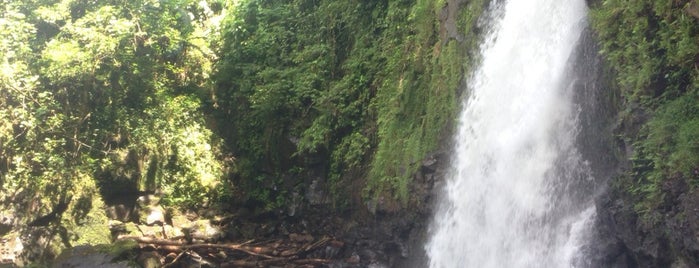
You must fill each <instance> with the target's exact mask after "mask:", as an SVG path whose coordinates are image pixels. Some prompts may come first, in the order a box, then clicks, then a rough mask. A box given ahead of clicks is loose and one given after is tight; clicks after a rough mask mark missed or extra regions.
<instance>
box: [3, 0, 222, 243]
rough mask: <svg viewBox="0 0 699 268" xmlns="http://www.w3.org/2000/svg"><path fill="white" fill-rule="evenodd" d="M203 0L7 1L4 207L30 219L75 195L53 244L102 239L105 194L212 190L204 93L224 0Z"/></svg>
mask: <svg viewBox="0 0 699 268" xmlns="http://www.w3.org/2000/svg"><path fill="white" fill-rule="evenodd" d="M200 2H201V1H186V0H182V1H149V0H143V1H80V0H36V1H9V2H8V1H3V2H2V3H1V4H0V13H2V16H1V18H0V32H1V33H2V36H3V40H2V41H1V42H0V55H2V59H1V60H2V61H1V62H0V117H2V119H3V120H2V121H0V183H1V184H2V188H1V189H2V190H1V191H0V198H1V199H2V200H0V201H2V203H0V205H1V207H0V208H2V211H3V213H6V212H8V211H9V212H11V213H12V214H14V217H16V219H17V220H18V221H19V222H18V224H19V225H26V224H27V223H29V222H30V221H32V220H35V219H37V218H38V217H39V216H41V215H51V214H50V212H52V211H55V210H56V208H57V207H61V206H62V205H65V204H68V208H67V210H66V212H65V213H63V212H62V213H60V214H62V216H63V217H61V215H56V216H57V217H56V218H55V219H52V220H53V221H54V222H60V224H59V225H51V226H60V228H58V227H57V228H55V229H54V231H55V232H59V233H60V235H61V239H60V242H56V243H63V244H66V245H69V244H81V243H98V242H102V243H105V242H109V241H108V240H105V239H107V238H108V233H109V232H108V230H106V228H107V225H106V217H105V215H104V211H103V209H104V203H103V201H102V200H103V199H104V200H105V201H107V202H108V201H109V200H110V199H114V198H118V197H119V196H120V195H124V194H128V193H130V192H136V191H139V190H140V191H147V190H160V191H162V192H163V195H164V197H165V199H166V200H167V201H169V202H170V203H171V204H176V205H195V204H196V205H201V204H204V203H205V202H207V201H208V200H209V199H210V198H211V196H212V195H211V192H212V191H214V190H215V189H214V186H216V185H217V184H218V183H219V181H220V180H221V179H222V178H223V176H224V173H225V163H224V162H223V161H222V159H221V158H222V157H221V151H220V149H219V147H220V142H219V141H218V140H217V139H216V138H215V136H214V135H213V133H212V132H211V131H210V130H209V129H208V128H207V125H206V122H205V121H204V116H203V113H202V109H200V106H201V101H200V99H201V97H202V96H205V95H206V92H207V91H208V90H209V88H210V85H211V82H210V81H209V73H210V72H211V69H212V61H213V59H215V54H214V53H213V51H212V49H210V41H212V40H215V39H216V38H215V37H216V36H215V34H213V31H216V30H217V29H215V28H212V27H214V24H212V23H211V19H213V18H215V17H216V16H219V15H221V14H220V13H221V11H222V4H221V3H216V2H211V3H209V4H206V2H201V3H203V4H200ZM210 7H218V9H217V10H216V11H213V10H212V9H211V8H210ZM48 219H50V218H48ZM35 224H38V223H36V222H35ZM93 224H94V225H93ZM41 225H43V223H42V224H41ZM95 228H97V229H99V228H103V229H104V230H106V233H105V232H102V233H95V234H92V233H93V231H95V230H97V229H95ZM66 230H67V231H66ZM88 230H89V232H88ZM37 243H38V242H37ZM49 243H51V242H49Z"/></svg>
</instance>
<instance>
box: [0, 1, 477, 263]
mask: <svg viewBox="0 0 699 268" xmlns="http://www.w3.org/2000/svg"><path fill="white" fill-rule="evenodd" d="M457 2H458V1H455V2H453V3H457ZM486 2H487V1H486V0H477V1H467V2H466V3H463V4H460V5H462V6H460V7H454V6H451V7H449V6H448V4H447V2H446V1H428V0H397V1H387V0H383V1H373V0H372V1H369V0H346V1H330V0H291V1H288V0H284V1H282V0H249V1H222V0H208V1H195V0H169V1H166V0H136V1H115V0H108V1H84V0H32V1H2V2H1V3H0V13H2V17H1V18H0V33H2V35H3V37H4V38H3V40H0V55H1V56H2V61H1V62H0V116H1V117H2V118H3V120H2V121H0V184H1V185H2V186H1V187H2V188H1V190H0V212H1V213H7V214H11V215H13V219H15V222H14V223H13V224H14V225H15V226H22V227H21V228H20V229H22V230H19V231H20V232H23V234H26V233H30V232H43V233H40V234H37V235H36V236H35V237H41V238H42V239H36V243H37V245H32V247H33V248H36V249H37V250H36V251H35V252H33V253H32V254H35V255H36V256H51V255H55V254H57V253H58V251H60V248H62V247H69V246H71V245H77V244H83V243H88V244H99V243H109V242H110V241H109V239H108V237H109V230H108V229H107V215H106V213H105V210H104V209H105V208H106V207H107V206H115V205H116V204H121V203H119V202H124V200H122V199H126V198H132V199H133V198H134V196H137V195H141V194H144V193H157V194H158V195H161V196H162V200H163V204H165V205H171V206H176V207H181V208H184V207H202V206H210V205H213V204H214V202H215V201H222V200H224V201H225V202H228V201H231V200H233V201H241V200H242V201H247V203H246V204H249V205H253V206H258V205H261V207H263V208H265V209H267V210H268V211H269V210H271V209H275V208H280V207H282V206H285V205H286V204H288V202H289V201H290V198H291V196H292V191H293V192H294V193H297V192H298V191H302V190H303V189H304V188H305V187H308V185H309V184H310V183H311V180H320V183H321V184H322V187H324V188H327V189H329V190H330V192H331V199H332V200H333V201H334V202H335V203H334V204H335V205H337V207H340V208H342V207H347V205H359V204H365V201H367V199H374V200H376V199H379V198H381V199H396V200H402V201H406V200H407V199H408V186H409V184H410V182H411V181H410V180H411V177H412V175H413V174H414V173H415V171H416V170H417V169H418V167H419V166H420V162H421V160H422V159H423V158H424V157H425V156H426V155H427V154H429V153H430V152H432V151H434V150H436V149H437V146H438V143H439V141H440V139H442V138H443V137H446V136H447V134H448V133H449V126H450V125H451V124H450V123H451V122H450V120H451V118H453V117H454V114H455V112H456V108H457V107H458V101H457V100H458V99H459V98H458V94H459V93H460V91H459V89H460V87H461V85H463V83H465V81H464V74H465V73H468V72H469V66H470V65H471V63H472V62H473V61H475V60H476V59H474V58H473V54H472V53H467V52H468V51H470V50H472V49H474V48H475V46H476V45H477V44H478V32H479V29H478V25H477V23H476V22H477V19H478V17H479V16H480V14H481V13H482V11H483V9H484V8H485V5H486ZM130 201H131V202H133V201H134V200H130ZM42 216H45V217H42ZM43 249H49V250H48V251H42V250H43ZM30 255H31V254H30Z"/></svg>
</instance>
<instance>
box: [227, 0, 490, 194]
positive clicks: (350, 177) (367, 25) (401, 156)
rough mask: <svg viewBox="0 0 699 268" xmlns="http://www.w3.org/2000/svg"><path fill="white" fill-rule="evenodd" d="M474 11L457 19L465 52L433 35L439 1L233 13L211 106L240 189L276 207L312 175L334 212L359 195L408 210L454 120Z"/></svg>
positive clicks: (285, 6)
mask: <svg viewBox="0 0 699 268" xmlns="http://www.w3.org/2000/svg"><path fill="white" fill-rule="evenodd" d="M484 5H485V1H471V2H469V3H468V4H467V6H466V7H464V8H462V9H461V10H462V14H460V18H462V20H461V21H459V22H458V24H459V26H460V29H459V32H460V34H466V35H467V36H466V38H464V39H465V40H468V42H456V40H453V39H449V38H448V37H447V36H446V35H445V33H442V35H441V36H440V26H441V27H444V25H443V22H442V25H440V21H439V20H438V18H439V14H440V12H442V8H444V7H445V3H435V2H434V1H425V0H417V1H416V0H402V1H359V0H352V1H313V0H296V1H274V0H253V1H247V2H243V3H241V5H240V6H239V7H238V8H236V13H235V15H234V16H233V17H232V18H231V19H230V20H229V21H228V22H227V23H226V26H225V27H226V30H225V35H224V45H223V47H222V53H221V54H222V59H221V61H220V65H219V69H218V77H217V79H216V81H217V83H218V86H217V87H216V88H217V90H216V96H215V101H216V102H215V103H214V105H215V106H216V107H217V109H218V111H219V113H220V115H219V118H225V119H227V122H229V123H230V124H228V125H226V126H221V129H222V133H224V134H223V136H224V137H227V140H228V141H230V142H229V143H230V146H231V148H232V149H233V151H234V152H235V155H236V157H237V159H238V162H237V163H236V168H237V171H238V175H239V177H240V178H241V180H240V182H241V183H242V184H246V183H248V184H249V183H252V184H249V185H247V186H244V188H246V189H249V190H248V191H249V192H251V195H252V197H253V198H256V199H258V200H260V201H263V202H266V201H265V200H276V201H275V202H277V204H282V203H283V201H284V200H285V194H288V193H284V192H282V190H280V189H288V188H289V187H281V186H282V185H288V184H292V185H296V184H297V183H299V182H300V180H301V179H300V178H298V177H303V176H309V175H308V173H307V171H308V170H309V169H313V170H323V171H324V172H322V173H324V174H321V176H323V177H327V178H328V180H329V184H330V186H331V188H332V192H333V196H334V197H335V201H340V203H339V204H340V205H341V204H346V202H348V201H349V200H350V199H351V198H357V196H358V195H354V196H352V194H353V193H351V192H348V191H347V190H348V189H357V188H364V193H365V195H364V196H365V197H369V198H375V197H378V196H381V195H388V198H400V199H402V200H406V198H407V194H408V193H407V185H408V183H409V182H410V177H411V175H412V174H413V173H414V171H415V170H416V169H417V167H418V163H419V161H420V160H421V159H422V158H423V157H424V156H425V155H426V154H427V153H428V152H429V151H431V150H434V149H435V148H436V145H437V142H438V140H439V139H440V137H441V136H442V135H444V133H445V131H446V126H448V125H449V119H450V118H453V115H454V112H455V108H456V107H457V98H456V94H457V90H458V87H459V83H460V82H461V80H462V78H463V74H464V72H465V68H464V67H465V64H466V63H469V59H468V57H467V55H466V53H465V51H466V49H465V48H466V47H469V46H473V45H475V44H476V43H477V38H475V37H476V36H475V33H474V31H475V30H476V24H475V22H476V19H477V17H478V16H479V15H480V13H481V11H482V10H483V8H484ZM466 66H467V65H466ZM219 121H223V119H221V120H219ZM251 133H256V134H255V135H251ZM367 167H368V169H367ZM357 185H359V187H357ZM272 205H274V204H272Z"/></svg>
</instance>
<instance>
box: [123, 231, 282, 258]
mask: <svg viewBox="0 0 699 268" xmlns="http://www.w3.org/2000/svg"><path fill="white" fill-rule="evenodd" d="M117 240H134V241H136V242H137V243H139V244H150V245H155V246H161V247H167V248H168V251H175V250H173V249H179V250H180V251H184V250H188V249H192V250H195V249H229V250H234V251H240V252H243V253H245V254H248V255H252V256H256V257H261V258H265V259H274V258H277V257H274V256H270V255H267V253H266V252H272V250H271V249H267V248H264V247H259V246H256V247H249V246H244V245H241V244H210V243H195V244H187V243H185V242H182V241H172V240H167V239H158V238H152V237H143V236H119V238H117Z"/></svg>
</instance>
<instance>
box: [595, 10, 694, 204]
mask: <svg viewBox="0 0 699 268" xmlns="http://www.w3.org/2000/svg"><path fill="white" fill-rule="evenodd" d="M691 2H692V1H621V0H606V1H601V3H600V4H599V5H597V6H596V7H595V8H594V9H593V12H592V21H593V26H594V28H595V30H596V32H597V33H598V34H599V37H600V41H601V44H602V49H603V50H602V53H603V55H605V56H606V58H607V59H608V60H609V63H610V64H611V65H612V67H613V68H614V70H615V71H616V72H617V74H616V77H617V82H618V85H619V87H620V89H621V91H622V94H623V95H624V96H625V98H626V102H627V103H626V105H625V106H626V107H627V111H626V112H625V114H626V117H627V118H625V119H624V120H628V121H633V120H634V119H633V117H638V116H639V114H640V113H645V114H648V115H650V119H649V120H648V121H647V123H645V124H644V125H643V127H642V128H641V129H640V131H637V132H636V133H626V135H627V139H628V140H627V142H628V143H629V144H634V146H635V149H636V150H635V154H634V156H633V158H634V159H633V163H634V166H633V170H632V172H631V174H629V175H630V178H629V179H630V180H631V181H630V183H628V185H627V188H628V189H629V192H631V193H632V194H633V195H634V196H635V197H636V198H638V200H639V201H641V202H639V204H638V205H637V208H638V209H639V211H640V212H647V211H649V210H652V209H654V208H655V207H656V206H657V205H658V204H659V201H660V200H661V198H662V196H663V194H664V193H663V192H662V190H661V188H662V187H661V186H662V185H663V183H664V181H666V180H668V179H670V178H681V179H683V180H685V181H686V182H687V183H688V184H689V185H691V186H693V187H696V186H697V185H699V66H698V65H697V62H698V60H699V18H697V17H694V16H692V15H691V14H692V8H696V5H692V4H691ZM697 14H699V13H697ZM634 109H635V110H634ZM638 110H640V111H642V112H639V111H638Z"/></svg>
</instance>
